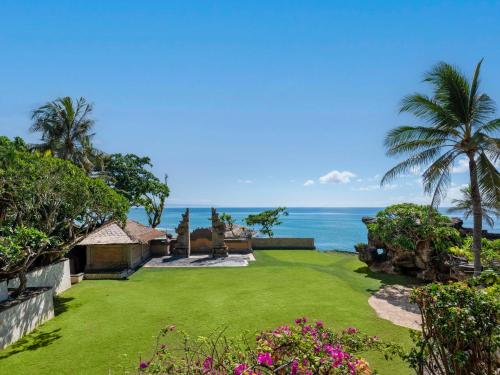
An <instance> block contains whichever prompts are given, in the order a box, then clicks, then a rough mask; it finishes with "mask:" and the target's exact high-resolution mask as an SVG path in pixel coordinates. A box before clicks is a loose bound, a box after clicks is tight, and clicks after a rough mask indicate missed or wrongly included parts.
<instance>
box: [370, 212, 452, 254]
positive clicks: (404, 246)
mask: <svg viewBox="0 0 500 375" xmlns="http://www.w3.org/2000/svg"><path fill="white" fill-rule="evenodd" d="M368 229H369V230H370V232H371V233H373V234H374V235H375V236H376V237H378V238H379V239H380V240H381V241H382V242H384V243H386V244H388V245H390V246H392V247H394V248H397V249H400V250H410V251H415V250H416V249H417V245H418V244H419V243H420V242H426V241H429V242H430V243H431V245H432V247H433V248H434V249H435V250H437V251H448V249H449V248H450V247H451V246H454V245H457V244H460V243H461V238H460V233H459V231H458V230H456V229H455V228H453V227H452V226H451V220H450V219H449V218H448V217H447V216H444V215H441V214H440V213H439V212H438V211H437V210H436V209H434V208H432V207H430V206H422V205H417V204H412V203H402V204H395V205H392V206H389V207H387V208H386V209H384V210H382V211H380V212H378V213H377V217H376V220H375V222H373V223H370V224H368Z"/></svg>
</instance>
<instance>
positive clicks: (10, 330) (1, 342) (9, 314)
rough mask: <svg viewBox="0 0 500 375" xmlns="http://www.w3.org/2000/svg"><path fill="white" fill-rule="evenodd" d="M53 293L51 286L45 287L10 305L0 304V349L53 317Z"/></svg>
mask: <svg viewBox="0 0 500 375" xmlns="http://www.w3.org/2000/svg"><path fill="white" fill-rule="evenodd" d="M68 268H69V264H68ZM53 293H54V292H53V290H52V289H51V288H47V289H46V290H44V291H41V292H39V293H38V294H36V295H33V296H32V297H30V298H28V299H26V300H24V301H22V302H19V303H17V304H14V305H12V306H7V307H5V306H2V304H0V349H3V348H5V347H6V346H7V345H9V344H12V343H14V342H16V341H17V340H19V339H20V338H21V337H23V336H24V335H26V334H28V333H30V332H31V331H33V330H34V329H36V328H37V327H38V326H39V325H40V324H42V323H43V322H45V321H47V320H49V319H52V318H53V317H54V302H53V297H52V296H53Z"/></svg>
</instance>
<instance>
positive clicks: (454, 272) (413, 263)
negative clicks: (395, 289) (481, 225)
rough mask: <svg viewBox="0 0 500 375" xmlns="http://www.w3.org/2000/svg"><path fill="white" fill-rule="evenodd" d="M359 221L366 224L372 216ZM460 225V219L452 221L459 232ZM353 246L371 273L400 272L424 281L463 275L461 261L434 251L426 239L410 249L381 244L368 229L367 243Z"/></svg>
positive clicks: (443, 279)
mask: <svg viewBox="0 0 500 375" xmlns="http://www.w3.org/2000/svg"><path fill="white" fill-rule="evenodd" d="M362 220H363V223H364V224H365V225H367V227H368V225H369V224H370V223H374V222H375V220H376V219H375V218H372V217H364V218H363V219H362ZM462 224H463V222H462V220H460V219H454V220H453V222H452V225H453V226H454V227H455V228H456V229H458V230H459V231H460V230H461V229H463V228H462ZM355 249H356V252H357V253H358V257H359V260H361V261H362V262H364V263H366V264H367V265H368V267H369V268H370V270H372V271H374V272H384V273H391V274H403V275H408V276H413V277H417V278H419V279H422V280H426V281H436V280H437V281H445V280H460V279H463V278H464V277H465V273H464V272H463V271H462V270H461V267H460V264H462V263H463V262H464V260H463V259H460V258H457V257H453V256H452V255H450V254H438V253H437V252H436V251H434V249H433V248H432V247H431V243H430V241H422V242H419V243H417V244H416V249H415V250H414V251H413V250H412V251H408V250H403V249H399V248H395V247H392V246H390V245H389V244H386V243H384V242H383V241H381V239H380V238H378V237H377V236H376V235H375V234H374V233H373V232H372V231H370V229H368V243H367V244H358V245H356V246H355Z"/></svg>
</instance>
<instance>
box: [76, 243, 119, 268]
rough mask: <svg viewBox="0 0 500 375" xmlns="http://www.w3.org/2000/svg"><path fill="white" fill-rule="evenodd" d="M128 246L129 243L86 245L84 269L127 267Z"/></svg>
mask: <svg viewBox="0 0 500 375" xmlns="http://www.w3.org/2000/svg"><path fill="white" fill-rule="evenodd" d="M128 246H129V245H89V246H87V266H86V267H85V271H86V272H87V271H89V270H90V271H92V270H106V269H118V268H126V267H128V254H127V252H128Z"/></svg>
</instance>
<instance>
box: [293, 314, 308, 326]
mask: <svg viewBox="0 0 500 375" xmlns="http://www.w3.org/2000/svg"><path fill="white" fill-rule="evenodd" d="M306 323H307V318H306V317H305V316H303V317H302V318H298V319H295V324H306Z"/></svg>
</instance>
